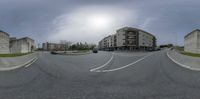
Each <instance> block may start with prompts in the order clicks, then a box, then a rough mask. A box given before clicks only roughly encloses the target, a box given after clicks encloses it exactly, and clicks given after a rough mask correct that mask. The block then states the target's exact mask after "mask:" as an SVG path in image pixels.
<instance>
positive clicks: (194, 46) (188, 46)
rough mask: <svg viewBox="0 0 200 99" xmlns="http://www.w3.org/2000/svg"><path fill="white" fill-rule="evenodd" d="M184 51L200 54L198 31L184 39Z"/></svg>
mask: <svg viewBox="0 0 200 99" xmlns="http://www.w3.org/2000/svg"><path fill="white" fill-rule="evenodd" d="M184 51H186V52H191V53H199V54H200V30H199V29H196V30H194V31H192V32H190V33H189V34H187V35H186V36H185V37H184Z"/></svg>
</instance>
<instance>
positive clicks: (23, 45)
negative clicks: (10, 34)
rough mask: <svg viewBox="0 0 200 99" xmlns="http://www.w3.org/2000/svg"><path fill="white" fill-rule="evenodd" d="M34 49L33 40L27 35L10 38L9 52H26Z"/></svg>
mask: <svg viewBox="0 0 200 99" xmlns="http://www.w3.org/2000/svg"><path fill="white" fill-rule="evenodd" d="M34 49H35V43H34V40H33V39H31V38H29V37H24V38H21V39H16V38H10V52H11V53H28V52H32V51H33V50H34Z"/></svg>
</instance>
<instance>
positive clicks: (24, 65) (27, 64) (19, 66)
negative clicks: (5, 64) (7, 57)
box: [0, 57, 38, 71]
mask: <svg viewBox="0 0 200 99" xmlns="http://www.w3.org/2000/svg"><path fill="white" fill-rule="evenodd" d="M37 59H38V58H37V57H34V58H32V59H31V60H29V61H27V62H26V63H23V64H21V65H16V66H13V67H9V68H0V71H10V70H14V69H18V68H21V67H28V66H30V65H31V64H33V63H34V62H36V61H37Z"/></svg>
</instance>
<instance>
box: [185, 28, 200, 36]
mask: <svg viewBox="0 0 200 99" xmlns="http://www.w3.org/2000/svg"><path fill="white" fill-rule="evenodd" d="M196 31H198V32H200V29H196V30H193V31H192V32H190V33H188V34H187V35H186V36H185V37H184V38H186V37H188V36H189V35H191V34H193V33H194V32H196Z"/></svg>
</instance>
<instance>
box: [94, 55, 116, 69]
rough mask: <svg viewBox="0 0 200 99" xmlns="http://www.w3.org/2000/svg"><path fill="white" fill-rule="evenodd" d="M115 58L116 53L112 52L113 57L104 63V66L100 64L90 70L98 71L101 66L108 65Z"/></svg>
mask: <svg viewBox="0 0 200 99" xmlns="http://www.w3.org/2000/svg"><path fill="white" fill-rule="evenodd" d="M113 58H114V53H112V57H111V58H110V59H109V60H108V61H107V62H106V63H105V64H103V65H102V66H99V67H97V68H93V69H90V71H91V72H93V71H96V70H98V69H101V68H103V67H105V66H107V65H108V64H109V63H110V62H111V61H112V60H113Z"/></svg>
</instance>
